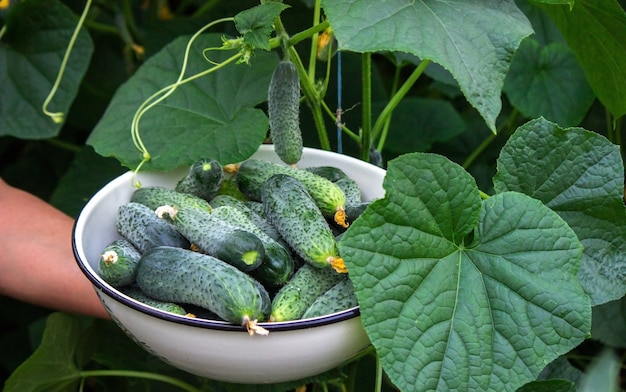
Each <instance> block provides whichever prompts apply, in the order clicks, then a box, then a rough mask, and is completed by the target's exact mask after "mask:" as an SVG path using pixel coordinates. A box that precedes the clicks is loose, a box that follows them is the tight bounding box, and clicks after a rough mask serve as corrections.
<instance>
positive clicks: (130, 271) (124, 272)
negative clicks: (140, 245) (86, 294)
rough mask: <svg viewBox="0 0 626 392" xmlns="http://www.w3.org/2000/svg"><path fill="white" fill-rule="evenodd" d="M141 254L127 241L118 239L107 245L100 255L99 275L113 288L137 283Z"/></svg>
mask: <svg viewBox="0 0 626 392" xmlns="http://www.w3.org/2000/svg"><path fill="white" fill-rule="evenodd" d="M140 257H141V253H139V251H138V250H137V249H136V248H135V247H134V246H133V245H132V244H131V243H130V242H128V241H127V240H125V239H123V238H122V239H118V240H115V241H113V242H111V243H110V244H109V245H107V246H106V247H105V248H104V249H103V250H102V254H101V255H100V261H99V262H98V275H100V277H101V278H102V279H104V281H105V282H107V283H108V284H110V285H111V286H113V287H122V286H127V285H130V284H132V283H134V282H135V275H137V263H138V262H139V258H140Z"/></svg>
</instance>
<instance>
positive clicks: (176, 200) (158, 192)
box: [130, 186, 211, 211]
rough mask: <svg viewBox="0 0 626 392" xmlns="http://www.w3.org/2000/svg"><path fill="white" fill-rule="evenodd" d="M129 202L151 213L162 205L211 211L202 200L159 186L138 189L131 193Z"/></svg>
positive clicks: (209, 206) (207, 203)
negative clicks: (146, 207) (140, 205)
mask: <svg viewBox="0 0 626 392" xmlns="http://www.w3.org/2000/svg"><path fill="white" fill-rule="evenodd" d="M130 201H132V202H135V203H141V204H144V205H146V206H148V207H150V209H152V210H153V211H154V210H156V209H157V208H158V207H160V206H163V205H170V206H174V207H176V208H182V207H195V208H199V209H201V210H206V211H211V205H210V204H209V202H208V201H206V200H204V199H203V198H201V197H198V196H196V195H191V194H188V193H182V192H177V191H175V190H174V189H170V188H165V187H161V186H146V187H142V188H139V189H137V190H135V192H133V195H132V196H131V199H130Z"/></svg>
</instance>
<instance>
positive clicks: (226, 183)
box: [216, 175, 248, 201]
mask: <svg viewBox="0 0 626 392" xmlns="http://www.w3.org/2000/svg"><path fill="white" fill-rule="evenodd" d="M219 195H228V196H232V197H234V198H235V199H238V200H242V201H245V200H248V197H247V196H246V195H244V194H243V192H241V190H239V186H238V185H237V180H236V179H235V176H232V175H229V176H226V177H224V180H223V181H222V185H221V186H220V189H218V190H217V195H216V196H219Z"/></svg>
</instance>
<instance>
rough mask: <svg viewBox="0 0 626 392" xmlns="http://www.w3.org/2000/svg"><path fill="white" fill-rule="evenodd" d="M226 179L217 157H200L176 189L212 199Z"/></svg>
mask: <svg viewBox="0 0 626 392" xmlns="http://www.w3.org/2000/svg"><path fill="white" fill-rule="evenodd" d="M223 180H224V172H223V170H222V165H221V164H220V163H219V162H218V161H216V160H215V159H210V158H206V159H200V160H198V161H196V162H194V163H193V165H191V167H189V170H188V171H187V173H186V174H185V177H183V178H182V179H181V180H180V181H179V182H178V183H177V184H176V187H175V188H174V190H175V191H177V192H181V193H188V194H191V195H195V196H198V197H200V198H202V199H204V200H207V201H208V200H211V198H213V196H215V195H216V194H217V191H218V189H219V188H220V186H221V185H222V181H223Z"/></svg>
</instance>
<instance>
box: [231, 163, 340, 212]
mask: <svg viewBox="0 0 626 392" xmlns="http://www.w3.org/2000/svg"><path fill="white" fill-rule="evenodd" d="M275 174H287V175H289V176H292V177H294V178H296V179H297V180H298V181H300V182H301V183H302V185H304V187H305V188H306V190H307V191H308V192H309V194H310V195H311V197H312V198H313V200H315V204H317V206H318V207H319V209H320V210H321V211H322V213H323V214H324V216H326V217H333V216H334V215H335V213H336V212H337V210H340V209H342V210H343V209H345V206H346V196H345V195H344V193H343V191H342V190H341V188H339V187H338V186H337V185H336V184H335V183H333V182H332V181H329V180H327V179H326V178H324V177H321V176H318V175H317V174H315V173H312V172H310V171H308V170H304V169H299V168H294V167H290V166H285V165H281V164H277V163H274V162H269V161H265V160H260V159H248V160H246V161H244V162H242V163H241V164H240V165H239V170H238V171H237V177H236V178H237V184H238V185H239V189H241V191H242V192H243V193H244V194H245V195H246V196H248V197H249V198H250V199H252V200H256V201H260V200H261V192H262V189H263V184H264V183H265V181H267V180H268V179H269V178H270V177H272V176H273V175H275Z"/></svg>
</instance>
